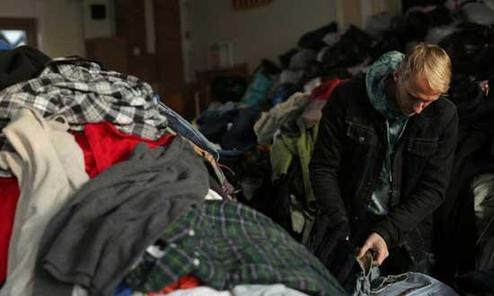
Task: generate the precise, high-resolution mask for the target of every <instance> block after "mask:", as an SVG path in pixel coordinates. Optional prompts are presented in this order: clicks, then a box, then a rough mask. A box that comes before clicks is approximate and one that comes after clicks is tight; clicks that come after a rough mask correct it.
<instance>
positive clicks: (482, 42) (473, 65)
mask: <svg viewBox="0 0 494 296" xmlns="http://www.w3.org/2000/svg"><path fill="white" fill-rule="evenodd" d="M457 28H458V31H457V32H454V33H453V34H451V35H449V36H447V37H446V38H444V39H443V40H442V41H441V42H440V43H439V45H440V46H441V47H442V48H444V50H446V52H447V53H448V55H449V56H450V58H451V62H452V65H453V73H463V74H468V75H473V76H486V75H488V74H489V73H492V71H494V70H493V69H492V67H491V65H492V62H493V61H494V54H493V48H494V30H493V29H492V28H489V27H486V26H483V25H479V24H473V23H463V24H460V25H458V26H457ZM479 78H481V77H479Z"/></svg>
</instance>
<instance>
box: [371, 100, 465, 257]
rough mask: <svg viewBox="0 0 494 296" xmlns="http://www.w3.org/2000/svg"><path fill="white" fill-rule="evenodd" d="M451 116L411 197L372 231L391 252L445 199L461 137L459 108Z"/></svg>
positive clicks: (394, 209) (372, 228) (395, 208)
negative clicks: (381, 238) (459, 133)
mask: <svg viewBox="0 0 494 296" xmlns="http://www.w3.org/2000/svg"><path fill="white" fill-rule="evenodd" d="M452 114H453V115H452V116H451V118H450V119H449V120H447V124H446V127H445V129H444V131H443V133H442V135H441V137H440V139H439V142H438V148H437V150H436V152H435V153H434V154H433V155H432V156H431V157H430V159H429V160H428V161H427V163H426V165H425V167H424V170H423V172H422V175H421V177H420V178H419V180H418V182H417V185H416V187H415V190H413V192H412V195H411V196H410V197H409V198H408V199H407V200H406V201H404V202H401V203H399V204H398V205H397V206H396V207H394V208H393V209H392V210H391V212H390V213H389V215H388V216H387V217H386V218H385V219H384V220H382V221H381V222H379V223H377V224H376V225H374V226H372V227H371V232H376V233H378V234H379V235H381V236H382V237H383V238H384V240H385V241H386V243H387V245H388V248H392V247H395V246H397V245H398V244H399V243H400V242H401V241H402V240H403V239H404V237H405V235H406V234H407V233H408V232H410V231H411V230H412V229H414V228H415V227H416V226H417V225H418V224H419V223H420V222H421V221H422V220H424V219H425V218H426V217H427V216H429V215H431V214H432V212H433V211H434V210H436V209H437V208H438V207H439V206H440V205H441V203H442V202H443V200H444V198H445V193H446V189H447V187H448V184H449V179H450V175H451V170H452V166H453V160H454V154H455V150H456V143H457V137H458V135H457V134H458V114H457V112H456V108H454V112H452Z"/></svg>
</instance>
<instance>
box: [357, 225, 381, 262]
mask: <svg viewBox="0 0 494 296" xmlns="http://www.w3.org/2000/svg"><path fill="white" fill-rule="evenodd" d="M369 250H373V251H374V252H375V253H376V256H375V257H374V261H375V262H376V263H377V264H378V265H381V264H382V263H383V262H384V260H386V258H388V256H389V251H388V246H387V245H386V241H385V240H384V239H383V238H382V236H380V235H379V234H377V233H375V232H373V233H371V235H369V237H368V238H367V240H366V241H365V243H364V245H363V246H362V248H360V250H359V251H358V253H357V258H358V259H361V258H362V257H363V256H364V255H365V254H366V253H367V251H369Z"/></svg>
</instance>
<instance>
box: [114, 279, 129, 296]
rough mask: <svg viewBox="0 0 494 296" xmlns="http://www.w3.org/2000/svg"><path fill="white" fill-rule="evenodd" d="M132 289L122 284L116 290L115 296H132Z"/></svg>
mask: <svg viewBox="0 0 494 296" xmlns="http://www.w3.org/2000/svg"><path fill="white" fill-rule="evenodd" d="M131 295H132V289H131V288H130V287H129V286H128V285H127V284H126V283H125V282H121V283H120V285H118V287H117V289H116V290H115V294H113V296H131Z"/></svg>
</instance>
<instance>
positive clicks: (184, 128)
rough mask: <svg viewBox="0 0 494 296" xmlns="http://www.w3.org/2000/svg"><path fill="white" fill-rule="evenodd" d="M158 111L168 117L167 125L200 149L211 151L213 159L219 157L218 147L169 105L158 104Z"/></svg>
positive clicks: (156, 97)
mask: <svg viewBox="0 0 494 296" xmlns="http://www.w3.org/2000/svg"><path fill="white" fill-rule="evenodd" d="M155 99H157V100H158V101H160V100H159V97H158V96H157V95H155ZM158 107H159V109H160V111H162V112H163V113H164V115H165V116H166V118H167V119H168V126H169V127H170V128H171V129H172V130H174V131H176V132H177V133H179V134H180V135H181V136H182V137H184V138H186V139H187V140H189V141H191V142H192V143H194V144H196V145H197V146H198V147H200V148H201V149H204V150H206V151H207V152H209V153H211V154H212V155H213V156H214V157H215V159H218V158H219V152H218V148H217V147H216V146H215V145H214V144H213V143H211V142H210V141H209V140H208V139H207V138H206V137H205V136H204V135H203V134H202V133H201V132H200V131H198V130H197V129H196V128H194V127H193V126H192V124H190V122H188V121H187V120H185V118H183V117H182V116H180V114H178V113H177V112H175V111H174V110H173V109H171V108H170V107H168V106H166V105H165V104H163V103H160V104H158Z"/></svg>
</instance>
